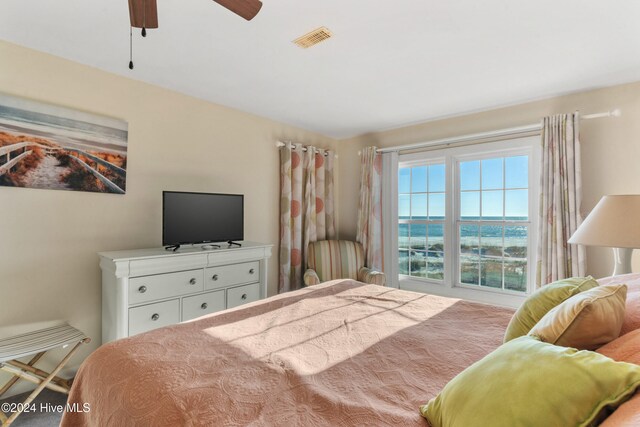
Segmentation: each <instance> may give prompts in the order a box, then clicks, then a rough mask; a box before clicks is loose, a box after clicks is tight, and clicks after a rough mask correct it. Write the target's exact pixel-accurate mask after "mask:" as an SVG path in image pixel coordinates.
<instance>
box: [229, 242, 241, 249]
mask: <svg viewBox="0 0 640 427" xmlns="http://www.w3.org/2000/svg"><path fill="white" fill-rule="evenodd" d="M227 244H228V245H229V247H231V246H233V245H236V246H238V247H240V248H241V247H242V245H241V244H240V243H236V242H232V241H231V240H227Z"/></svg>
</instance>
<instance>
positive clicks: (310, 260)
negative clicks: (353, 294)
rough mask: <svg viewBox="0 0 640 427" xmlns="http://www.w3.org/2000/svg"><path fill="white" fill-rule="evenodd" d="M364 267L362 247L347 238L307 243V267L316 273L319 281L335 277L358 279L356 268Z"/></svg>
mask: <svg viewBox="0 0 640 427" xmlns="http://www.w3.org/2000/svg"><path fill="white" fill-rule="evenodd" d="M361 267H364V249H363V248H362V245H361V244H360V243H358V242H352V241H349V240H321V241H319V242H313V243H309V248H308V252H307V268H311V269H313V270H315V271H316V273H318V277H319V278H320V281H322V282H326V281H327V280H335V279H353V280H358V270H359V269H360V268H361Z"/></svg>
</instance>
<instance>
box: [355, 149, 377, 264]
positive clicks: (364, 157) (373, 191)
mask: <svg viewBox="0 0 640 427" xmlns="http://www.w3.org/2000/svg"><path fill="white" fill-rule="evenodd" d="M376 150H377V148H376V147H367V148H365V149H364V150H363V151H362V153H361V157H360V203H359V206H358V225H357V235H356V240H357V241H358V242H360V243H362V246H363V247H364V256H365V262H366V265H367V267H369V268H372V269H375V270H379V271H382V269H383V257H382V204H381V198H382V197H381V196H382V155H381V154H379V153H377V152H376Z"/></svg>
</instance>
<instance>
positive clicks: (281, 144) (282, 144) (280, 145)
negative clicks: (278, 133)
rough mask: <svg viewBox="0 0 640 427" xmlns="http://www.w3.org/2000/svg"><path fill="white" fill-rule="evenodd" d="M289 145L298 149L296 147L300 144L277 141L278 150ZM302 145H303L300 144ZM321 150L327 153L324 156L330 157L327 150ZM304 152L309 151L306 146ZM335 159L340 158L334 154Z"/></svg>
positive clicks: (303, 148)
mask: <svg viewBox="0 0 640 427" xmlns="http://www.w3.org/2000/svg"><path fill="white" fill-rule="evenodd" d="M287 144H291V145H292V146H293V148H296V146H297V145H298V144H294V143H293V142H291V141H286V142H285V141H276V147H278V148H280V147H284V146H286V145H287ZM300 145H301V144H300ZM321 150H322V151H324V152H325V153H324V155H325V156H328V155H329V153H327V150H325V149H324V148H321ZM302 151H307V147H306V146H304V145H302ZM333 157H335V158H336V159H337V158H338V155H337V154H334V156H333Z"/></svg>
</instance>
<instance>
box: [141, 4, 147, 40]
mask: <svg viewBox="0 0 640 427" xmlns="http://www.w3.org/2000/svg"><path fill="white" fill-rule="evenodd" d="M146 27H147V0H144V1H143V2H142V37H147V28H146Z"/></svg>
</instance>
